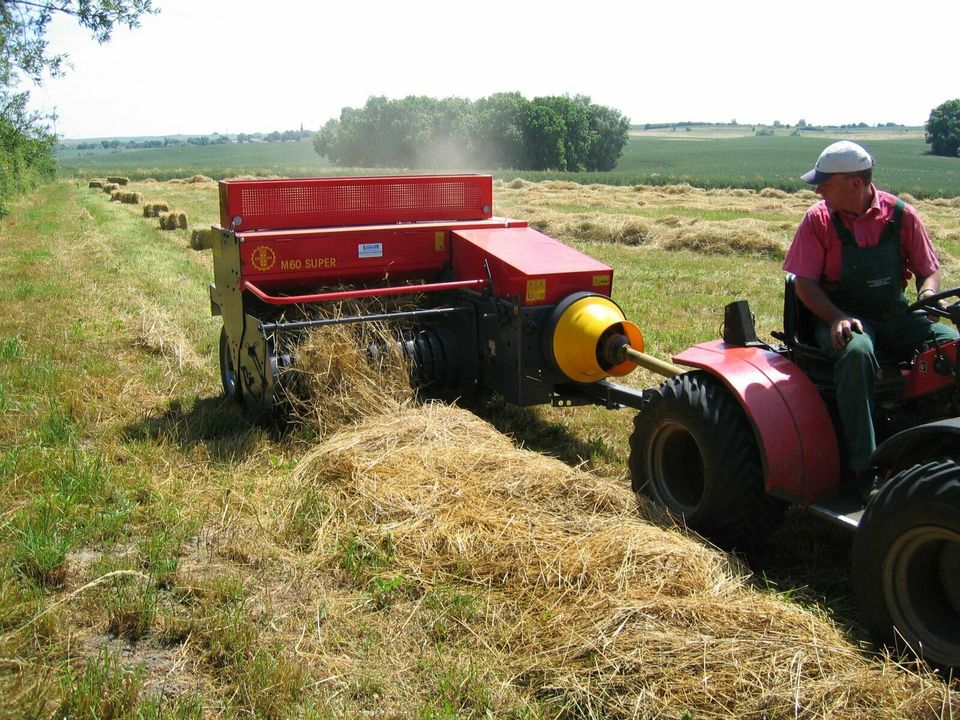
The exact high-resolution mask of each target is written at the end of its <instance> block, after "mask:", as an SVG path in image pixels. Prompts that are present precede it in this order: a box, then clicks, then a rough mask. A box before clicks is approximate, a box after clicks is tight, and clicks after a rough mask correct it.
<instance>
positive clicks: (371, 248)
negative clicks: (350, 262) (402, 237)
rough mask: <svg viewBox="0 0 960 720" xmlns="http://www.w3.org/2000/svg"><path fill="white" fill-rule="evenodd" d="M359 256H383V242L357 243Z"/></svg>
mask: <svg viewBox="0 0 960 720" xmlns="http://www.w3.org/2000/svg"><path fill="white" fill-rule="evenodd" d="M357 257H361V258H378V257H383V243H360V244H359V245H357Z"/></svg>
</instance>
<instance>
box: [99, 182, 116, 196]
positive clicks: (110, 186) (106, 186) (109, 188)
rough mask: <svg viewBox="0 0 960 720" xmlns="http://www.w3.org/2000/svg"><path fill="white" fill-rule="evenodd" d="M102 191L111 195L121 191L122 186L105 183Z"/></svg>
mask: <svg viewBox="0 0 960 720" xmlns="http://www.w3.org/2000/svg"><path fill="white" fill-rule="evenodd" d="M100 189H101V190H103V191H104V192H105V193H107V194H108V195H109V194H110V193H112V192H115V191H117V190H119V189H120V186H119V185H117V184H116V183H104V184H103V187H101V188H100Z"/></svg>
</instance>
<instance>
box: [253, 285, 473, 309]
mask: <svg viewBox="0 0 960 720" xmlns="http://www.w3.org/2000/svg"><path fill="white" fill-rule="evenodd" d="M488 283H489V280H487V279H485V278H483V279H478V280H453V281H450V282H441V283H426V284H422V285H396V286H394V287H382V288H366V289H364V290H340V291H337V292H326V293H317V294H315V295H283V296H279V295H267V294H266V293H265V292H264V291H263V290H261V289H260V288H258V287H257V286H256V285H254V284H253V283H252V282H250V281H249V280H244V281H243V282H241V283H240V289H241V290H249V291H250V292H252V293H253V294H254V295H256V296H257V297H258V298H260V299H261V300H263V301H264V302H265V303H270V304H271V305H297V304H300V303H316V302H330V301H332V300H353V299H355V298H364V297H379V296H381V295H415V294H417V293H428V292H440V291H441V290H454V289H460V288H477V289H479V288H482V287H485V286H486V285H487V284H488Z"/></svg>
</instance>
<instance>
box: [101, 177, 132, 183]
mask: <svg viewBox="0 0 960 720" xmlns="http://www.w3.org/2000/svg"><path fill="white" fill-rule="evenodd" d="M107 182H110V183H115V184H117V185H127V184H128V183H129V182H130V178H125V177H119V176H115V177H109V176H108V177H107Z"/></svg>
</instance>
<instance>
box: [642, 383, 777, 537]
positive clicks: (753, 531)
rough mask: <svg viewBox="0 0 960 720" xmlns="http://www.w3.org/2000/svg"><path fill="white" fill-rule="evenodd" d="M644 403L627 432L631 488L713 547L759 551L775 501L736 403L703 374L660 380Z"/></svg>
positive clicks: (771, 521) (771, 525) (773, 515)
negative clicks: (699, 535) (764, 481)
mask: <svg viewBox="0 0 960 720" xmlns="http://www.w3.org/2000/svg"><path fill="white" fill-rule="evenodd" d="M644 403H645V406H644V407H643V408H642V409H641V410H640V412H639V413H638V414H637V416H636V418H635V419H634V430H633V434H632V435H631V436H630V473H631V475H632V478H633V489H634V490H635V491H637V492H643V493H645V494H646V495H647V496H648V497H649V498H650V499H651V500H653V501H654V502H655V503H657V504H658V505H661V506H663V507H664V508H665V509H666V510H667V511H668V512H669V513H670V515H671V516H673V518H674V519H675V520H677V521H678V522H680V523H682V524H684V525H686V526H687V527H690V528H691V529H693V530H695V531H696V532H698V533H700V534H701V535H703V536H705V537H708V538H710V539H711V540H713V541H714V542H716V543H717V544H719V545H720V546H721V547H725V548H738V549H740V550H743V551H745V552H748V553H750V552H755V551H757V550H759V549H761V548H762V547H763V544H764V542H765V540H766V537H767V535H769V533H770V531H771V530H773V529H774V528H775V527H776V526H777V525H778V524H779V522H780V518H781V517H782V514H783V505H782V504H781V503H780V502H778V501H777V500H775V499H774V498H771V497H769V496H768V495H766V493H765V492H764V487H763V470H762V465H761V461H760V452H759V449H758V447H757V441H756V437H755V435H754V433H753V429H752V428H751V427H750V424H749V422H748V421H747V418H746V416H745V415H744V412H743V409H742V408H741V407H740V404H739V403H738V402H737V401H736V400H735V399H734V398H733V397H732V396H731V395H730V393H729V391H728V390H727V389H726V388H725V387H724V386H723V384H722V383H721V382H720V381H719V380H717V379H716V378H714V377H713V376H711V375H708V374H707V373H703V372H691V373H686V374H684V375H679V376H677V377H673V378H670V379H668V380H666V381H665V382H664V383H663V384H662V385H661V386H660V387H659V388H658V389H656V390H653V391H651V392H650V393H649V394H648V395H647V397H646V399H645V401H644Z"/></svg>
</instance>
